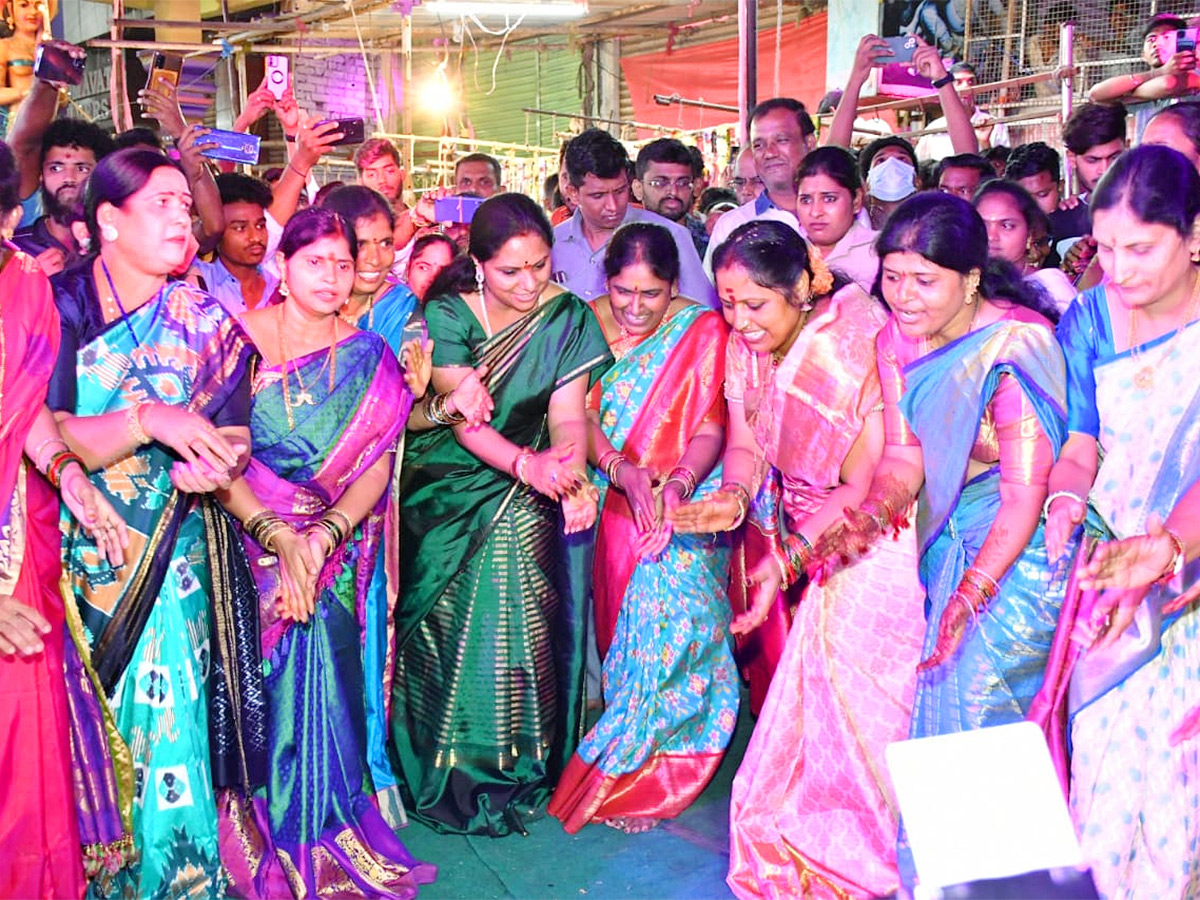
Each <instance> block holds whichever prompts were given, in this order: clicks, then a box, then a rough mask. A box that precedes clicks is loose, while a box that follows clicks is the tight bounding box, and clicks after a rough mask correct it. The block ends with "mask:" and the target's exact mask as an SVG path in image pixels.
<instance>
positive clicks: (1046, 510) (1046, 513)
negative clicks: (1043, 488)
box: [1042, 491, 1087, 519]
mask: <svg viewBox="0 0 1200 900" xmlns="http://www.w3.org/2000/svg"><path fill="white" fill-rule="evenodd" d="M1061 497H1069V498H1070V499H1072V500H1074V501H1075V502H1076V503H1084V504H1086V503H1087V501H1086V500H1084V499H1083V498H1082V497H1080V496H1079V495H1078V494H1077V493H1075V492H1074V491H1055V492H1054V493H1053V494H1051V495H1050V496H1049V497H1047V498H1046V502H1045V503H1043V504H1042V518H1043V519H1048V518H1050V505H1051V504H1052V503H1054V501H1055V500H1058V499H1059V498H1061Z"/></svg>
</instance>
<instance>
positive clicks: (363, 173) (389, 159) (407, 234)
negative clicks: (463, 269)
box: [354, 138, 416, 247]
mask: <svg viewBox="0 0 1200 900" xmlns="http://www.w3.org/2000/svg"><path fill="white" fill-rule="evenodd" d="M354 168H355V169H356V170H357V171H358V183H359V184H361V185H363V186H364V187H369V188H371V189H372V190H376V191H379V193H381V194H382V195H383V196H384V198H385V199H386V200H387V202H388V203H390V204H392V209H393V210H394V211H395V213H396V230H395V234H394V235H393V239H394V240H395V242H396V246H397V247H403V246H405V245H406V244H408V242H409V241H411V240H412V238H413V234H414V233H415V232H416V225H415V224H414V223H413V221H412V218H411V216H410V214H409V209H408V205H407V204H406V203H405V202H404V200H403V199H402V196H401V195H402V194H403V193H404V164H403V163H401V162H400V151H399V150H397V149H396V145H395V144H393V143H392V142H391V141H390V140H388V139H387V138H371V139H370V140H368V141H363V143H361V144H359V145H358V149H357V150H355V151H354Z"/></svg>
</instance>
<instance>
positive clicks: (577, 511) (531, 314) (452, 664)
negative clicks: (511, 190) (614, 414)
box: [392, 194, 611, 836]
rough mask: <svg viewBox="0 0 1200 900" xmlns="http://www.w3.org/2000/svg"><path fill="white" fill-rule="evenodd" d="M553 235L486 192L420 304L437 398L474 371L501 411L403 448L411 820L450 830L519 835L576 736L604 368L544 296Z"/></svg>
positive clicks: (594, 332) (591, 329)
mask: <svg viewBox="0 0 1200 900" xmlns="http://www.w3.org/2000/svg"><path fill="white" fill-rule="evenodd" d="M552 239H553V236H552V233H551V231H550V226H549V223H548V222H547V221H546V217H545V214H544V213H543V212H542V211H541V210H540V208H538V207H537V205H536V204H535V203H534V202H533V201H532V200H529V199H528V198H527V197H523V196H520V195H517V194H503V195H500V196H498V197H493V198H492V199H490V200H488V201H487V202H485V203H484V204H483V205H482V206H480V208H479V210H478V211H477V212H476V214H475V218H474V220H473V222H472V224H471V247H470V250H471V257H472V259H471V260H466V261H464V263H462V264H456V265H455V266H452V267H451V268H450V269H448V270H447V271H446V272H444V273H443V278H442V279H441V281H442V284H443V285H448V286H449V292H445V291H442V292H439V289H438V286H437V285H435V286H434V287H433V288H431V290H430V297H431V298H436V299H431V300H430V302H429V303H428V304H427V306H426V319H427V321H428V327H429V333H430V337H431V338H432V339H433V341H434V351H433V363H434V374H433V381H434V386H435V388H436V389H437V390H440V391H447V390H450V389H451V388H453V387H454V386H455V385H456V384H458V383H459V382H460V381H462V380H463V379H465V378H467V377H469V376H470V373H472V372H473V371H475V367H478V366H481V365H482V366H486V369H485V370H484V371H485V372H486V375H485V384H486V387H487V388H488V390H489V392H490V393H491V395H492V398H493V401H494V403H495V408H494V410H493V412H492V418H491V423H490V425H483V426H479V427H469V426H467V425H465V424H461V423H460V424H455V425H454V426H453V428H449V427H443V428H437V429H434V430H432V431H428V432H425V433H422V434H417V435H410V437H409V440H408V446H407V447H406V450H405V460H404V474H403V477H402V485H401V491H402V495H401V496H402V501H401V502H402V508H401V527H402V533H401V554H402V555H401V594H400V603H399V605H398V608H397V616H396V632H397V642H398V643H397V666H396V679H395V683H394V688H393V698H392V741H393V747H394V750H395V753H396V761H397V772H398V774H399V775H400V776H401V787H402V792H403V794H404V799H405V805H406V808H407V810H408V812H409V814H410V815H412V816H413V817H414V818H418V819H420V820H421V821H423V822H426V823H428V824H429V825H430V826H431V827H433V828H435V829H436V830H439V831H443V832H451V833H472V834H488V835H492V836H501V835H506V834H510V833H512V832H514V831H516V832H523V831H524V825H523V823H522V821H521V814H520V812H519V810H524V809H527V808H528V807H530V806H533V805H537V804H539V803H541V802H542V801H543V800H545V799H546V797H547V796H548V795H549V792H550V790H551V789H552V787H553V784H554V781H555V779H556V778H557V776H558V774H559V773H560V772H561V771H562V767H563V766H564V765H565V763H566V761H567V759H568V758H569V757H570V755H571V753H572V751H573V750H574V746H575V743H576V741H577V740H578V739H579V737H580V728H581V726H582V712H583V696H582V674H583V641H584V638H583V635H584V629H583V625H584V622H583V615H584V603H583V598H584V596H585V594H584V591H585V590H586V585H587V582H588V579H589V577H590V566H589V564H588V560H587V559H586V553H585V552H584V551H585V550H586V546H585V545H584V544H583V542H582V535H581V534H580V532H583V531H585V530H586V529H588V528H590V526H591V525H592V523H593V522H594V520H595V517H596V498H595V492H594V489H592V488H591V486H590V484H588V483H587V480H586V475H585V474H584V473H585V468H584V467H585V465H586V451H587V418H586V413H585V398H586V393H587V390H588V388H589V387H590V386H591V384H592V383H593V382H594V381H595V379H596V378H598V377H599V376H600V375H601V374H603V370H604V368H605V367H606V365H607V363H608V362H609V360H610V358H611V357H610V354H609V350H608V345H607V344H606V343H605V340H604V336H603V334H602V333H601V331H600V327H599V325H598V324H597V322H596V319H595V317H594V316H593V315H592V313H591V311H590V310H588V308H587V307H586V306H585V305H584V303H583V302H582V301H581V300H579V298H577V297H575V296H574V295H572V294H569V293H565V292H563V291H561V290H559V289H558V288H557V287H555V286H554V285H551V284H550V244H551V241H552ZM431 412H432V413H433V415H434V416H435V417H436V416H439V415H441V411H440V409H439V407H438V406H437V405H436V402H435V403H434V404H432V409H431ZM564 535H565V536H564Z"/></svg>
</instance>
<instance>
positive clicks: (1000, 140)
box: [917, 62, 1012, 160]
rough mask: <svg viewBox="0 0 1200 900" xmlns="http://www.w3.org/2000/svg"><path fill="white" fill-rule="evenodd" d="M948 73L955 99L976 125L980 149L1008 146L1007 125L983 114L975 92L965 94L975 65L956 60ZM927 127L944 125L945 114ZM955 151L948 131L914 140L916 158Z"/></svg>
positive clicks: (938, 156)
mask: <svg viewBox="0 0 1200 900" xmlns="http://www.w3.org/2000/svg"><path fill="white" fill-rule="evenodd" d="M950 74H951V75H952V76H954V89H955V90H956V91H958V99H959V100H960V101H961V102H962V105H963V109H965V110H966V112H967V115H968V116H970V119H971V124H972V125H973V126H975V136H976V137H977V138H978V140H979V149H980V150H986V149H988V148H989V147H997V146H1001V145H1002V146H1005V147H1011V146H1012V144H1011V143H1010V142H1009V137H1008V126H1007V125H1005V124H1004V123H1003V122H996V121H994V120H993V118H992V116H990V115H989V114H988V113H985V112H984V111H983V110H982V109H980V108H979V106H978V105H977V104H976V103H975V95H974V94H971V93H964V92H965V91H966V90H967V89H968V88H973V87H975V78H976V75H977V73H976V71H975V67H974V66H973V65H971V64H970V63H965V62H964V63H957V64H956V65H953V66H951V67H950ZM929 127H930V128H946V127H947V126H946V117H945V116H941V117H940V118H937V119H934V120H933V121H932V122H930V123H929ZM953 152H954V145H953V142H952V141H951V139H950V135H949V133H948V132H941V133H938V134H927V135H925V136H924V137H923V138H921V140H919V141H918V142H917V158H918V159H922V160H925V159H932V160H939V159H943V158H945V157H947V156H949V155H951V154H952V153H953Z"/></svg>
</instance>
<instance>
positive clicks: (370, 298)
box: [338, 294, 375, 331]
mask: <svg viewBox="0 0 1200 900" xmlns="http://www.w3.org/2000/svg"><path fill="white" fill-rule="evenodd" d="M352 302H353V297H350V298H347V300H346V302H345V303H343V304H342V308H341V309H340V310H338V318H340V319H341V320H342V321H343V322H345V323H346V324H347V325H358V320H359V319H361V318H362V313H359V314H358V315H357V316H356V315H354V314H353V313H351V312H349V311H348V309H347V308H348V307H349V306H350V304H351V303H352ZM363 312H365V313H366V314H367V331H374V330H375V295H374V294H368V295H367V308H366V309H365V310H363Z"/></svg>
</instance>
